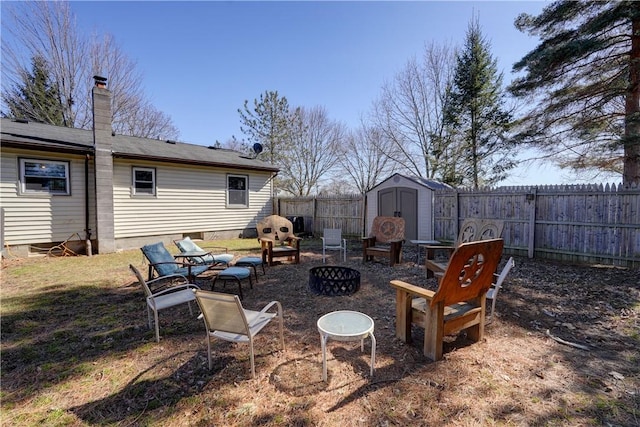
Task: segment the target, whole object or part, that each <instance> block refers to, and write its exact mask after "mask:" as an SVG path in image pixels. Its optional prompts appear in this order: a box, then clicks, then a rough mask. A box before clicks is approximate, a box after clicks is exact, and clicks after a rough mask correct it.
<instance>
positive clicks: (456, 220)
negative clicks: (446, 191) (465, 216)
mask: <svg viewBox="0 0 640 427" xmlns="http://www.w3.org/2000/svg"><path fill="white" fill-rule="evenodd" d="M459 234H460V191H458V189H457V188H456V196H455V197H454V199H453V241H454V242H455V241H456V240H457V238H458V235H459Z"/></svg>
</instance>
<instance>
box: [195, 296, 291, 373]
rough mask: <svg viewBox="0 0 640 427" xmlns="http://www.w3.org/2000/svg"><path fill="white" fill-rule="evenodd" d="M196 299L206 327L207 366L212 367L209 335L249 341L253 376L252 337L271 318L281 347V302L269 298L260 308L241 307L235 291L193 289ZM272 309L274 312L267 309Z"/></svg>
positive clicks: (282, 334)
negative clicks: (275, 324) (227, 292)
mask: <svg viewBox="0 0 640 427" xmlns="http://www.w3.org/2000/svg"><path fill="white" fill-rule="evenodd" d="M193 292H194V293H195V297H196V301H198V306H199V307H200V311H201V312H202V315H201V316H202V319H203V320H204V327H205V329H206V331H207V356H208V359H209V369H211V368H212V367H213V363H212V359H211V338H218V339H221V340H225V341H231V342H235V343H247V344H249V359H250V360H251V377H252V378H255V376H256V368H255V362H254V338H255V336H256V335H257V334H258V332H260V331H261V330H262V329H263V328H264V327H265V326H267V325H268V324H269V322H271V321H272V320H273V319H276V318H277V319H278V327H279V333H280V334H279V340H278V341H279V343H280V348H281V349H282V350H284V331H283V320H282V305H281V304H280V302H278V301H271V302H270V303H269V304H267V305H266V306H265V307H264V308H263V309H262V310H260V311H253V310H247V309H245V308H244V307H242V303H241V302H240V298H238V296H237V295H231V294H223V293H219V292H210V291H203V290H195V291H193ZM273 309H275V310H276V311H275V312H271V311H269V310H273Z"/></svg>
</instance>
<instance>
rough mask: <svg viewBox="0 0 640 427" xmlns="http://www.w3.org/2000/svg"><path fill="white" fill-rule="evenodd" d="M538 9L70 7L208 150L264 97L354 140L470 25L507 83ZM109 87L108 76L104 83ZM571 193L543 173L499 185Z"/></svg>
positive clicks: (455, 5)
mask: <svg viewBox="0 0 640 427" xmlns="http://www.w3.org/2000/svg"><path fill="white" fill-rule="evenodd" d="M545 4H546V3H545V2H542V1H537V2H526V1H474V2H471V1H447V2H445V1H442V2H438V1H422V2H365V1H362V2H214V1H197V2H146V1H140V2H129V1H126V2H125V1H122V2H119V1H111V2H72V10H73V12H74V13H75V15H76V18H77V24H78V25H79V26H80V27H81V28H82V30H84V31H87V32H91V31H97V32H99V33H111V34H112V35H114V36H115V38H116V40H117V42H118V44H119V45H120V46H121V48H122V50H123V51H124V52H125V53H126V54H127V55H128V56H129V57H130V58H131V59H133V60H134V61H135V62H136V63H137V67H138V70H139V71H141V72H142V74H143V76H144V87H145V92H146V93H147V95H148V96H149V98H150V100H151V102H152V103H153V104H154V105H155V106H156V107H157V108H158V109H160V110H161V111H163V112H165V113H166V114H168V115H169V116H171V118H172V119H173V121H174V124H175V125H176V126H177V127H178V129H179V130H180V140H182V141H186V142H190V143H195V144H203V145H210V144H212V143H213V142H214V141H216V140H218V141H220V142H223V143H224V142H225V141H227V140H228V139H229V138H230V137H231V136H232V135H235V136H236V137H238V138H242V137H243V135H242V134H241V131H240V121H239V114H238V112H237V110H238V108H241V107H242V106H243V103H244V101H245V100H249V102H253V99H255V98H258V97H259V96H260V94H262V93H264V92H265V91H267V90H277V91H278V93H279V94H280V95H282V96H285V97H287V99H288V100H289V104H290V105H296V106H297V105H301V106H305V107H313V106H318V105H319V106H324V107H325V108H326V109H327V111H328V113H329V115H330V117H331V118H332V119H335V120H339V121H342V122H344V123H345V124H346V125H347V126H348V127H350V128H355V127H357V125H358V122H359V118H360V117H361V115H363V114H366V113H367V112H368V110H369V108H370V106H371V104H372V102H373V101H374V100H375V99H376V97H377V96H378V95H379V93H380V87H381V85H382V84H383V83H384V81H385V80H388V79H392V78H393V76H394V75H395V74H396V73H397V72H398V71H399V70H400V69H402V68H403V67H404V65H405V63H406V62H407V61H408V60H409V59H410V58H411V57H412V56H414V55H415V56H419V55H421V53H422V52H423V50H424V46H425V43H429V42H431V41H436V42H450V43H453V44H458V45H461V44H462V43H463V41H464V37H465V32H466V29H467V26H468V23H469V20H470V19H471V17H472V14H473V13H476V14H477V15H478V16H479V19H480V25H481V27H482V31H483V33H484V34H485V36H486V37H487V39H488V40H489V41H490V43H491V46H492V53H493V55H494V56H495V57H496V58H497V59H498V64H499V67H500V69H501V71H503V72H504V80H505V83H508V82H509V81H510V80H511V78H512V76H511V67H512V65H513V63H514V62H515V61H517V60H518V59H520V58H521V57H522V56H523V55H524V54H526V53H527V52H528V51H529V50H531V49H532V48H533V47H535V46H536V44H537V42H538V40H537V39H534V38H531V37H529V36H527V35H525V34H522V33H520V32H519V31H517V30H516V29H515V28H514V26H513V22H514V19H515V18H516V16H517V15H518V14H520V13H522V12H528V13H533V14H537V13H539V12H540V11H541V10H542V9H543V7H544V6H545ZM107 77H108V76H107ZM560 182H571V180H570V179H569V178H568V177H566V178H562V177H561V176H560V175H558V173H557V171H555V170H554V169H553V168H551V167H543V166H541V165H538V166H536V167H535V169H531V168H529V169H528V170H524V171H522V170H520V171H517V175H515V176H514V177H513V178H511V179H510V180H509V181H507V182H505V183H503V184H507V185H518V184H547V183H560Z"/></svg>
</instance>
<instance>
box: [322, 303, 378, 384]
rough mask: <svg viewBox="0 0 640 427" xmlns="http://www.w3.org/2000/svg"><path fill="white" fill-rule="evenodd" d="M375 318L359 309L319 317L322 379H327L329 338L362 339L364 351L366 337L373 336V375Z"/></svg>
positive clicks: (361, 344)
mask: <svg viewBox="0 0 640 427" xmlns="http://www.w3.org/2000/svg"><path fill="white" fill-rule="evenodd" d="M373 327H374V324H373V319H372V318H371V317H369V316H367V315H366V314H364V313H360V312H358V311H349V310H342V311H333V312H331V313H328V314H325V315H324V316H322V317H321V318H320V319H318V332H320V344H321V345H322V381H327V339H329V338H333V339H334V340H337V341H360V350H361V351H364V339H365V338H366V337H371V376H373V371H374V366H375V363H376V337H375V336H374V335H373Z"/></svg>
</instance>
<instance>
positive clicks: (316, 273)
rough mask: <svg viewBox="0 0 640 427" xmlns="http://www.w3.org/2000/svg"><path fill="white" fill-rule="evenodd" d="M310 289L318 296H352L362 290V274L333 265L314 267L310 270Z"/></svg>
mask: <svg viewBox="0 0 640 427" xmlns="http://www.w3.org/2000/svg"><path fill="white" fill-rule="evenodd" d="M309 288H310V289H311V291H313V292H314V293H315V294H317V295H327V296H338V295H351V294H353V293H354V292H356V291H357V290H358V289H360V272H359V271H358V270H354V269H352V268H347V267H338V266H333V265H323V266H320V267H314V268H312V269H310V270H309Z"/></svg>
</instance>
